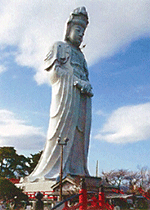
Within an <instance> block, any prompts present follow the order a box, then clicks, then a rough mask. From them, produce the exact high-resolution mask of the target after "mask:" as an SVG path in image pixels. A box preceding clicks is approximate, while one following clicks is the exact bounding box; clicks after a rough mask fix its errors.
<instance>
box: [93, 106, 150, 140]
mask: <svg viewBox="0 0 150 210" xmlns="http://www.w3.org/2000/svg"><path fill="white" fill-rule="evenodd" d="M95 138H96V139H99V140H104V141H107V142H111V143H118V144H125V143H133V142H137V141H143V140H148V139H149V138H150V103H145V104H139V105H135V106H124V107H121V108H118V109H117V110H115V111H114V112H113V113H112V114H111V115H110V117H109V118H108V119H107V122H106V123H105V124H104V126H103V128H102V129H101V130H100V131H99V134H97V135H96V136H95Z"/></svg>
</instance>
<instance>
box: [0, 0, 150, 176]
mask: <svg viewBox="0 0 150 210" xmlns="http://www.w3.org/2000/svg"><path fill="white" fill-rule="evenodd" d="M80 6H85V7H86V9H87V11H88V14H89V25H88V28H87V30H86V33H85V37H84V40H83V45H86V47H85V48H84V49H83V53H84V54H85V57H86V60H87V62H88V68H89V74H90V82H91V84H92V87H93V92H94V97H93V98H92V128H91V137H90V147H89V156H88V167H89V171H90V174H91V175H93V176H95V174H96V162H97V160H98V164H99V169H98V170H99V174H100V173H101V172H102V171H105V172H106V171H110V170H116V169H129V170H137V169H138V168H141V167H145V166H146V167H150V161H149V160H150V151H149V150H150V77H149V68H150V39H149V37H150V21H149V20H150V1H149V0H132V1H131V0H72V1H69V0H65V1H64V0H55V1H52V0H18V1H16V0H1V1H0V146H13V147H14V148H15V149H16V150H17V152H18V153H19V154H24V155H26V156H29V155H30V154H34V153H37V152H39V151H41V150H42V149H43V147H44V144H45V142H46V133H47V128H48V123H49V109H50V103H51V86H50V84H49V80H48V73H47V72H46V71H44V58H45V55H46V54H47V53H48V51H49V49H50V47H51V46H52V45H53V43H54V42H56V41H60V40H63V39H64V32H65V28H66V21H67V19H68V18H69V15H70V13H71V12H72V11H73V9H75V8H76V7H80ZM81 47H82V46H81Z"/></svg>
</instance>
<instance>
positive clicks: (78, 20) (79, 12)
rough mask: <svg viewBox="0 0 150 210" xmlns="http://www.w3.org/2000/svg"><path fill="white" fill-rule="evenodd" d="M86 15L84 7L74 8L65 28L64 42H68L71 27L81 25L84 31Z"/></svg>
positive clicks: (86, 21)
mask: <svg viewBox="0 0 150 210" xmlns="http://www.w3.org/2000/svg"><path fill="white" fill-rule="evenodd" d="M88 23H89V22H88V15H87V12H86V8H85V7H78V8H76V9H75V10H74V11H73V12H72V14H71V15H70V17H69V20H68V22H67V28H66V35H65V41H67V40H69V33H70V30H71V27H72V26H73V25H81V26H82V27H83V28H84V29H86V27H87V25H88Z"/></svg>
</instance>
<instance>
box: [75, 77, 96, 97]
mask: <svg viewBox="0 0 150 210" xmlns="http://www.w3.org/2000/svg"><path fill="white" fill-rule="evenodd" d="M74 86H76V87H77V88H78V89H80V91H81V93H82V94H86V95H88V96H90V97H92V96H93V93H92V86H91V84H90V83H89V82H87V81H83V80H82V81H80V82H79V81H75V82H74Z"/></svg>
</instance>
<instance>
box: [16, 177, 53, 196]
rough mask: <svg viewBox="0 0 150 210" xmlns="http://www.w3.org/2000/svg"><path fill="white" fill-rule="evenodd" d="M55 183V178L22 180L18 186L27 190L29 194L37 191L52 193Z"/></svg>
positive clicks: (24, 190)
mask: <svg viewBox="0 0 150 210" xmlns="http://www.w3.org/2000/svg"><path fill="white" fill-rule="evenodd" d="M55 183H56V181H55V180H38V181H36V182H22V183H19V184H16V186H17V187H19V188H21V189H23V192H25V193H26V194H28V195H29V194H31V195H35V194H36V193H37V192H44V193H45V194H50V193H51V192H52V191H53V189H52V188H51V187H52V186H53V185H54V184H55ZM31 197H32V196H31Z"/></svg>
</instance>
